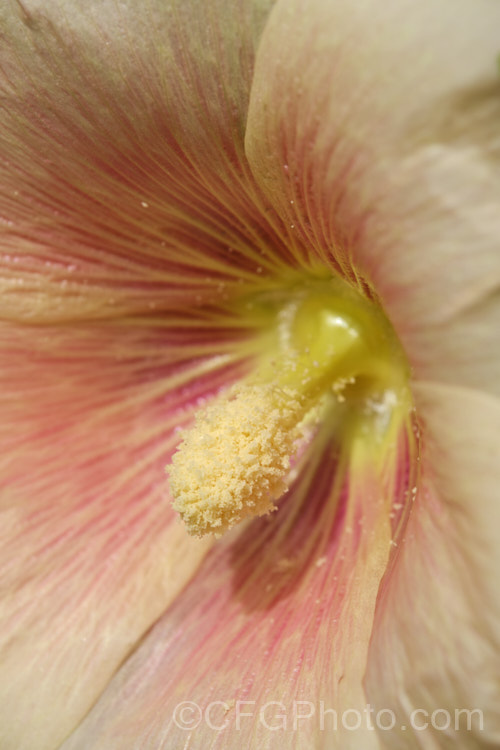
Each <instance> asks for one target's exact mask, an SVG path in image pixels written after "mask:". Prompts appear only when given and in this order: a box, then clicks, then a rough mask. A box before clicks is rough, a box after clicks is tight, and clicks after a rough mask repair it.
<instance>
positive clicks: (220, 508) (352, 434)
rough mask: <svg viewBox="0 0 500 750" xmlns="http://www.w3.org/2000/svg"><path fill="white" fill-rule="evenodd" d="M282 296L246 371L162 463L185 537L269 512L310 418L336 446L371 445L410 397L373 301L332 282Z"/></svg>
mask: <svg viewBox="0 0 500 750" xmlns="http://www.w3.org/2000/svg"><path fill="white" fill-rule="evenodd" d="M285 297H286V301H283V295H277V296H276V299H275V300H274V303H273V304H272V305H271V306H272V308H273V313H272V323H271V324H270V325H269V326H268V329H267V332H266V338H265V341H262V342H261V346H260V347H259V348H260V352H259V358H258V361H257V362H256V366H255V369H254V371H253V372H252V374H251V376H249V377H248V378H247V379H246V380H245V381H242V382H240V383H238V384H237V385H236V386H233V387H232V388H230V389H229V390H228V391H226V392H225V393H224V394H222V395H221V396H219V397H218V398H216V399H215V400H214V401H213V402H212V403H211V404H210V405H209V406H208V407H206V408H205V409H202V410H200V411H199V412H198V414H197V415H196V419H195V424H194V426H193V427H192V428H191V429H190V430H188V431H186V432H185V433H184V436H183V441H182V443H181V445H180V446H179V449H178V451H177V453H176V454H175V455H174V457H173V460H172V464H171V466H170V467H169V468H168V473H169V475H170V489H171V493H172V495H173V498H174V503H173V507H174V508H175V510H177V511H178V512H179V514H180V515H181V517H182V519H183V520H184V522H185V524H186V527H187V530H188V531H189V532H190V533H191V534H193V535H195V536H203V535H204V534H207V533H214V534H216V535H220V534H222V533H224V532H225V531H227V530H228V529H229V528H231V527H232V526H234V525H235V524H236V523H239V522H240V521H242V520H244V519H245V518H249V517H252V516H261V515H265V514H267V513H269V512H271V511H272V510H275V509H276V506H275V501H276V500H278V499H279V498H280V497H281V496H282V495H283V494H284V493H285V492H286V490H287V482H286V479H287V476H288V475H289V473H290V468H291V465H292V461H293V459H294V457H295V456H296V455H297V454H298V453H300V450H301V447H302V446H303V445H304V444H306V443H307V441H308V439H310V435H311V432H314V429H315V428H316V427H317V426H318V425H319V424H320V423H321V424H323V425H324V424H327V425H328V424H331V429H332V433H333V434H334V435H335V438H336V439H337V440H339V442H340V443H341V444H342V448H343V450H348V446H349V444H350V443H351V442H352V440H358V439H359V437H360V436H362V439H363V440H364V441H365V442H368V443H373V446H376V445H377V444H378V443H380V442H384V441H386V440H387V439H389V433H390V432H391V425H393V422H394V415H395V414H397V413H398V412H400V411H401V410H404V411H407V409H408V407H409V405H410V403H411V402H410V397H409V391H408V388H407V381H408V369H407V365H406V360H405V358H404V355H403V353H402V351H401V348H400V346H399V344H398V342H397V339H396V336H395V334H394V333H393V331H392V329H391V327H390V325H389V323H388V321H387V319H386V318H385V316H384V315H383V312H382V310H381V309H380V307H379V306H378V305H377V304H376V303H374V302H371V301H369V300H368V299H366V298H365V297H363V296H361V295H360V294H359V293H358V292H356V291H354V290H352V289H351V288H350V287H348V286H347V284H345V283H344V282H341V281H338V280H329V281H312V282H310V283H309V284H307V285H304V284H302V285H301V287H300V288H298V289H291V290H288V293H287V294H286V295H285ZM375 449H376V448H375Z"/></svg>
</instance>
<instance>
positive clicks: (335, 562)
mask: <svg viewBox="0 0 500 750" xmlns="http://www.w3.org/2000/svg"><path fill="white" fill-rule="evenodd" d="M357 454H358V449H355V450H354V453H353V456H352V457H351V458H352V461H353V462H356V460H357V458H356V456H357ZM360 458H361V457H360V455H358V459H360ZM393 460H394V457H393V456H391V457H390V460H389V463H390V464H391V469H392V468H393V465H392V461H393ZM337 462H338V455H337V454H336V450H335V448H334V447H332V444H331V440H330V439H329V438H327V439H326V440H325V443H324V444H323V447H322V448H321V445H318V444H316V447H315V450H314V454H313V455H310V456H309V457H308V458H307V460H306V461H305V464H304V465H303V466H301V467H300V468H299V467H298V479H297V482H296V484H295V485H294V487H293V488H292V490H291V491H290V493H289V495H288V496H287V497H286V499H285V500H284V501H283V502H282V503H281V505H280V508H279V510H278V512H277V513H276V514H275V515H273V517H272V518H271V519H266V520H257V521H254V522H252V523H251V524H250V525H249V526H248V527H247V528H246V530H244V531H243V532H239V533H236V534H233V536H232V537H230V538H228V539H226V538H224V540H223V541H221V542H220V543H219V544H218V545H217V546H216V547H215V548H213V550H212V551H211V553H210V555H209V557H208V558H207V559H206V561H205V563H204V565H203V566H202V568H200V570H199V573H198V575H197V576H196V578H194V579H193V581H192V582H191V584H190V585H189V586H188V587H187V588H186V589H185V591H184V592H183V593H182V594H181V595H180V596H179V597H178V598H177V600H176V602H175V603H174V604H173V605H172V606H171V607H170V609H169V610H168V611H167V612H166V613H165V616H164V617H163V618H162V619H161V620H160V621H159V623H158V624H157V625H156V626H155V628H154V629H153V630H152V631H151V633H150V634H149V635H148V636H147V638H146V639H145V641H144V643H143V644H142V645H141V647H140V648H139V649H138V650H137V651H136V652H135V654H134V655H133V656H132V657H131V658H130V659H129V660H128V662H127V664H125V665H124V667H123V668H122V669H121V670H120V672H119V673H118V674H117V675H116V677H115V678H114V679H113V681H112V682H111V683H110V686H109V688H108V690H107V691H106V692H105V693H104V695H103V696H102V698H101V699H100V700H99V702H98V703H97V704H96V706H95V707H94V709H93V710H92V711H91V712H90V714H89V716H88V717H87V718H86V719H85V721H84V722H83V723H82V725H81V727H79V728H78V730H77V731H76V732H75V733H74V735H73V736H72V737H71V738H70V739H69V740H68V741H67V742H66V743H65V744H64V750H83V748H88V747H92V748H96V750H98V749H101V748H102V749H104V748H106V750H118V748H120V750H129V749H130V750H131V749H132V748H136V747H146V746H148V747H149V746H151V747H157V746H163V747H169V748H173V747H189V748H190V749H191V750H206V749H207V748H215V747H217V748H228V749H231V750H232V749H233V748H235V747H259V748H263V750H264V749H266V748H276V749H277V748H301V750H305V749H306V748H311V749H312V748H314V750H318V749H319V748H325V750H326V748H342V749H343V750H344V749H346V748H349V750H356V748H359V747H360V745H361V746H362V747H363V748H366V749H367V750H371V749H372V748H377V747H378V740H377V737H376V734H375V733H374V732H373V731H370V729H368V728H367V726H368V722H367V718H366V712H365V708H366V697H365V695H364V691H363V687H362V680H363V675H364V671H365V668H366V658H367V649H368V644H369V638H370V634H371V628H372V618H373V608H374V605H375V601H376V596H377V592H378V588H379V584H380V580H381V576H382V575H383V573H384V571H385V569H386V565H387V561H388V559H389V555H390V552H391V550H392V549H393V546H392V544H391V540H392V530H391V523H390V515H389V509H388V507H390V502H391V501H392V500H393V499H399V495H400V493H401V494H402V493H403V491H404V490H405V489H406V488H404V487H403V486H401V487H399V486H397V487H396V486H394V484H393V483H394V472H393V471H388V472H387V473H384V472H382V473H379V471H378V469H379V468H380V467H377V470H375V468H374V467H373V466H372V469H371V470H370V468H369V465H366V464H365V471H363V472H354V471H353V472H349V477H348V483H347V484H346V485H345V486H344V487H343V488H342V476H343V472H342V471H341V470H340V467H339V465H338V463H337ZM360 463H363V462H362V461H360ZM386 468H388V467H386ZM347 711H350V713H346V714H345V719H343V716H344V712H347ZM356 711H359V713H360V716H361V718H360V726H359V727H357V731H351V730H349V729H346V726H349V727H352V724H353V722H356V721H357V714H356ZM299 715H300V716H301V717H302V718H298V716H299ZM343 722H344V723H343Z"/></svg>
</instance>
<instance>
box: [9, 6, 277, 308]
mask: <svg viewBox="0 0 500 750" xmlns="http://www.w3.org/2000/svg"><path fill="white" fill-rule="evenodd" d="M271 3H272V0H269V1H268V0H255V2H250V3H249V2H245V0H238V2H230V0H210V2H205V3H203V10H202V11H200V7H199V3H197V2H196V0H190V2H185V0H176V1H175V2H168V3H166V2H163V0H145V2H141V3H140V4H137V3H136V2H134V1H133V0H125V1H124V2H120V3H117V2H115V0H103V2H99V3H91V4H89V3H85V4H84V5H79V4H78V3H68V2H66V0H47V2H45V0H43V1H41V0H23V2H22V3H21V2H17V0H6V2H4V3H2V7H1V8H0V25H1V27H2V31H3V35H2V45H1V48H0V102H1V103H0V153H1V159H0V185H1V188H0V221H1V223H2V239H1V243H0V249H1V251H2V256H3V261H2V273H1V276H0V290H1V302H0V312H1V315H2V317H3V318H6V317H7V318H9V319H19V318H22V319H28V320H30V321H36V322H41V321H53V320H62V319H67V318H68V317H73V318H77V319H86V318H87V319H88V318H102V317H103V316H106V317H117V316H120V315H123V314H124V312H126V313H131V312H134V313H138V312H141V313H142V312H148V311H149V310H150V308H151V305H154V306H155V308H156V309H165V308H169V307H170V308H171V307H172V306H173V305H174V306H175V305H176V304H179V302H180V303H182V304H188V303H191V304H194V303H197V304H199V303H200V302H203V301H205V302H207V301H209V302H211V303H213V302H214V301H219V300H220V298H221V296H222V297H223V296H224V294H226V293H227V292H228V291H230V290H231V289H233V290H234V288H238V289H239V288H240V284H241V283H247V284H252V283H254V282H255V280H256V279H258V278H260V276H259V274H260V273H262V274H265V273H269V272H271V271H273V270H276V268H279V267H281V266H282V265H283V261H282V260H280V258H279V248H280V246H281V245H282V244H283V243H282V241H281V239H280V236H279V229H278V230H275V228H273V226H272V217H270V216H268V217H266V214H265V212H264V211H263V210H262V205H261V204H262V198H261V196H260V194H259V191H258V190H257V188H256V186H255V184H254V183H253V181H252V179H251V176H250V172H249V169H248V166H247V164H246V160H245V157H244V153H243V136H244V129H245V122H246V111H247V106H248V98H249V90H250V83H251V76H252V69H253V60H254V50H255V46H256V44H257V41H258V38H259V36H260V32H261V29H262V26H263V24H264V21H265V18H266V15H267V12H268V9H269V7H270V5H271ZM277 232H278V233H277Z"/></svg>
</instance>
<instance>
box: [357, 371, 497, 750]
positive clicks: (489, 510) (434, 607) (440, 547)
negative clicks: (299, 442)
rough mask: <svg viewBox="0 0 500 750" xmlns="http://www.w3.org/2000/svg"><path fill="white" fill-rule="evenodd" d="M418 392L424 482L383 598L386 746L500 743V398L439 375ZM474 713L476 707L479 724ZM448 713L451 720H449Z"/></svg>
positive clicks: (378, 647) (377, 656)
mask: <svg viewBox="0 0 500 750" xmlns="http://www.w3.org/2000/svg"><path fill="white" fill-rule="evenodd" d="M415 397H416V401H417V405H418V409H419V413H420V414H421V417H422V432H423V444H424V455H423V461H424V471H423V481H422V487H421V490H420V491H419V493H418V496H417V499H416V501H415V504H414V508H413V512H412V515H411V517H410V521H409V523H408V527H407V530H406V534H405V540H404V542H403V543H402V544H401V546H400V553H399V557H398V559H397V564H396V565H395V566H394V568H393V570H392V572H391V573H390V574H389V575H388V576H387V579H386V580H385V582H384V584H383V586H382V589H381V595H380V597H379V601H378V603H377V614H376V618H375V628H374V634H373V637H372V643H371V649H370V659H369V667H368V678H367V692H368V696H369V697H370V700H371V702H372V703H373V704H374V705H375V706H376V707H377V709H380V708H381V707H390V708H391V709H393V710H394V711H395V714H396V717H397V720H396V724H397V728H396V730H395V731H394V732H385V733H383V735H382V739H383V741H384V747H387V748H398V750H403V748H405V749H406V748H408V749H410V748H411V749H413V748H415V750H417V748H418V749H422V748H426V749H427V748H429V750H434V748H438V747H439V748H440V749H441V748H443V750H445V749H447V748H450V750H451V749H452V748H453V750H457V749H458V748H464V750H465V748H467V750H473V749H474V750H479V748H487V747H488V748H489V747H497V746H498V745H499V743H500V721H499V715H498V702H499V699H500V680H499V675H500V656H499V655H500V596H499V587H498V576H499V571H500V547H499V544H498V535H499V530H500V502H499V500H500V490H499V487H500V441H499V435H500V403H499V401H497V400H494V399H492V398H491V397H488V396H485V395H482V394H479V393H475V392H472V391H468V390H465V389H458V388H448V387H446V386H441V385H435V384H430V383H425V384H424V383H422V384H419V385H418V386H416V387H415ZM413 711H417V712H418V713H417V714H415V715H414V717H413V719H414V722H415V724H416V726H417V729H416V731H412V730H411V726H412V712H413ZM434 711H438V713H437V714H436V715H435V717H434V722H435V725H436V726H437V727H438V728H437V729H433V726H432V715H433V712H434ZM460 711H462V713H461V714H460V713H459V714H457V713H456V712H460ZM467 711H475V713H473V714H471V716H470V719H469V720H470V722H471V729H470V730H467V713H466V712H467ZM446 712H447V713H446ZM479 712H481V713H479ZM448 718H449V721H450V728H449V730H448V731H442V730H440V729H439V727H441V728H442V727H444V726H445V725H446V723H447V721H448ZM481 721H482V727H481ZM455 722H457V724H456V723H455ZM425 723H427V724H428V727H427V728H426V729H425V728H424V725H425ZM402 725H404V726H405V727H406V730H404V731H402V730H399V727H401V726H402ZM456 727H458V729H456ZM459 730H460V731H459Z"/></svg>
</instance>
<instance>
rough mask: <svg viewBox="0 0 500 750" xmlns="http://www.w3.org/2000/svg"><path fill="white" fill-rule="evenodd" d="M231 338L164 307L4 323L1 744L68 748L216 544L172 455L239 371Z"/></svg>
mask: <svg viewBox="0 0 500 750" xmlns="http://www.w3.org/2000/svg"><path fill="white" fill-rule="evenodd" d="M228 338H229V333H228V330H226V329H224V328H220V329H217V327H216V326H214V325H213V326H211V327H207V329H206V330H203V328H201V329H200V328H198V327H196V325H195V324H192V326H191V330H190V329H189V328H187V329H186V321H184V327H183V325H182V321H181V320H179V321H178V325H177V326H176V325H175V324H174V322H173V321H170V322H168V321H166V320H162V319H157V320H154V319H151V320H150V321H149V322H147V321H142V322H140V321H138V320H136V321H133V320H125V321H123V322H112V323H107V324H106V323H104V322H103V321H101V322H99V323H95V324H94V325H93V326H88V325H87V326H76V325H72V326H69V325H68V326H66V327H63V326H58V327H55V326H53V327H50V328H49V327H45V328H38V329H34V328H33V327H22V326H18V327H17V328H15V329H14V328H12V327H11V326H10V325H5V324H3V325H2V326H1V327H0V346H1V349H2V366H1V367H0V410H1V413H2V423H1V425H0V443H1V445H2V453H1V456H0V498H1V501H0V517H1V523H0V537H1V540H0V571H1V573H0V589H1V602H0V745H1V747H2V749H3V748H5V749H6V750H10V749H11V748H12V749H13V750H14V749H15V750H21V749H22V750H33V748H35V747H36V748H37V750H38V749H40V750H42V749H45V748H53V747H55V746H57V744H58V742H60V741H61V740H62V739H63V738H64V736H65V735H66V734H67V733H68V732H69V731H70V730H71V729H72V728H73V727H74V726H75V724H77V723H78V722H79V721H80V720H81V718H82V717H83V716H84V715H85V713H86V712H87V711H88V709H89V708H90V706H91V705H92V704H93V702H94V701H95V700H96V698H97V697H98V695H99V693H100V692H101V691H102V690H103V688H104V687H105V685H106V683H107V682H108V680H109V679H110V677H111V676H112V674H113V673H114V671H115V670H116V669H117V667H118V666H119V665H120V664H121V663H122V661H123V660H124V659H125V658H126V657H127V656H128V654H129V653H130V652H131V651H132V650H133V649H134V648H135V646H136V645H137V642H138V641H139V640H140V638H141V637H142V636H143V634H144V632H145V631H146V630H147V629H148V628H149V627H150V626H151V624H152V623H153V622H154V621H155V620H156V619H157V618H158V617H159V616H160V615H161V614H162V613H163V611H164V610H165V608H166V607H167V606H168V604H169V603H170V602H171V601H172V599H173V598H174V597H175V596H176V594H177V593H178V592H179V591H180V590H181V589H182V587H183V585H184V584H185V582H186V581H187V580H188V579H189V578H190V576H191V575H192V573H193V572H194V571H195V570H196V568H197V566H198V564H199V562H200V560H201V559H202V558H203V556H204V555H205V553H206V551H207V548H208V547H207V543H205V542H201V541H194V540H192V539H190V538H188V537H187V534H186V532H185V530H184V527H183V526H182V525H180V524H179V523H178V522H176V519H175V517H174V513H173V511H172V509H171V508H170V503H169V498H168V492H167V482H166V475H165V465H166V464H167V463H169V461H170V458H171V455H172V452H173V450H174V448H175V446H176V443H177V442H178V436H177V434H176V432H175V430H176V427H177V426H178V425H181V424H183V423H185V422H186V421H187V420H188V419H190V418H191V417H192V413H193V410H194V409H195V408H196V405H197V403H199V402H200V399H203V398H205V397H206V396H208V395H211V394H214V393H215V392H216V391H217V390H218V389H219V388H220V387H221V386H222V385H226V384H227V382H230V381H231V380H233V379H235V378H237V377H238V376H240V375H241V372H242V366H241V357H238V356H237V355H236V354H235V353H234V352H235V351H237V346H236V344H235V341H234V340H233V341H232V343H231V347H228ZM228 348H230V349H231V352H232V353H231V354H228V352H227V349H228ZM207 351H209V352H210V357H208V356H207ZM195 353H197V355H195ZM217 355H218V356H217ZM208 546H209V545H208Z"/></svg>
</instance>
